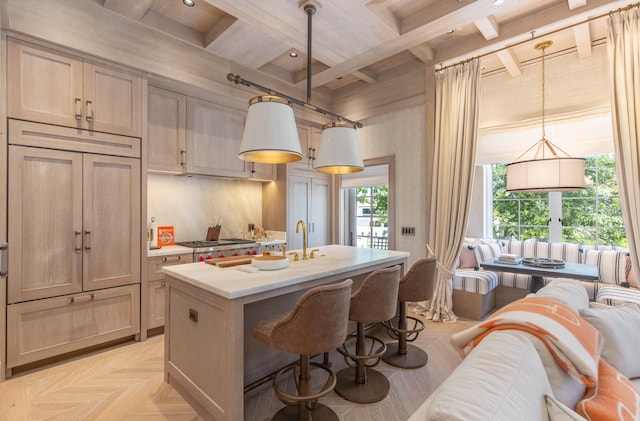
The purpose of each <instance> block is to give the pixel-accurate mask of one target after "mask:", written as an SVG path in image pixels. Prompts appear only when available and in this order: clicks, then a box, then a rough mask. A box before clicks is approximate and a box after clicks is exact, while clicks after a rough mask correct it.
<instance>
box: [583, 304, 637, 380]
mask: <svg viewBox="0 0 640 421" xmlns="http://www.w3.org/2000/svg"><path fill="white" fill-rule="evenodd" d="M580 313H581V315H582V318H583V319H585V320H586V321H587V322H589V323H590V324H591V325H592V326H593V327H595V328H596V329H597V330H598V332H599V333H600V335H601V336H602V339H603V341H604V344H603V347H602V355H601V356H602V358H604V359H605V361H607V362H608V363H609V364H611V365H612V366H613V367H615V368H616V369H617V370H618V371H620V372H621V373H622V374H624V375H625V376H627V377H629V378H634V377H640V358H638V356H637V353H636V352H635V351H636V350H638V349H640V335H638V326H640V307H639V306H638V305H637V304H632V303H628V304H622V305H619V306H608V305H606V304H600V303H590V304H589V308H585V309H582V310H581V311H580Z"/></svg>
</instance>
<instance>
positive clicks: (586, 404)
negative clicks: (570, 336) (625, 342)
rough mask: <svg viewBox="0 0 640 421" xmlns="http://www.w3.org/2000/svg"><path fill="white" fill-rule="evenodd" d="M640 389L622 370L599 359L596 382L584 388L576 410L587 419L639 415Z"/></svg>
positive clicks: (612, 420) (636, 417)
mask: <svg viewBox="0 0 640 421" xmlns="http://www.w3.org/2000/svg"><path fill="white" fill-rule="evenodd" d="M639 408H640V390H638V389H637V388H636V387H635V386H634V385H633V383H631V381H630V380H629V379H628V378H626V377H625V376H624V375H622V373H620V372H619V371H618V370H616V369H615V368H613V367H612V366H611V365H609V364H608V363H607V362H606V361H605V360H603V359H600V365H599V371H598V384H597V385H596V386H594V387H593V388H589V389H587V393H586V394H585V398H584V399H583V400H581V401H580V402H578V405H576V412H577V413H578V414H580V415H582V416H583V417H585V418H586V419H588V420H598V421H609V420H611V421H614V420H615V421H622V420H638V419H640V413H639V411H640V409H639Z"/></svg>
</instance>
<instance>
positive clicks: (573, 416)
mask: <svg viewBox="0 0 640 421" xmlns="http://www.w3.org/2000/svg"><path fill="white" fill-rule="evenodd" d="M544 401H545V404H546V405H547V415H549V421H584V418H583V417H581V416H580V415H578V413H576V412H575V411H573V410H571V409H570V408H569V407H568V406H567V405H565V404H563V403H562V402H560V401H559V400H557V399H556V398H554V397H553V396H551V395H544Z"/></svg>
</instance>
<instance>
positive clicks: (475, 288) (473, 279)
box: [453, 269, 498, 295]
mask: <svg viewBox="0 0 640 421" xmlns="http://www.w3.org/2000/svg"><path fill="white" fill-rule="evenodd" d="M496 286H498V274H497V273H496V272H492V271H490V270H474V269H457V270H456V272H455V276H454V277H453V289H456V290H458V291H466V292H472V293H474V294H480V295H487V294H488V293H489V292H490V291H493V290H494V289H495V288H496Z"/></svg>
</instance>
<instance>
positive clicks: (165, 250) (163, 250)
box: [147, 246, 193, 257]
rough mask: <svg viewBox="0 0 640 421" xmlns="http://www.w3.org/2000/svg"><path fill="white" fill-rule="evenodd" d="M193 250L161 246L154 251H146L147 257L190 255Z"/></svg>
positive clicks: (182, 247)
mask: <svg viewBox="0 0 640 421" xmlns="http://www.w3.org/2000/svg"><path fill="white" fill-rule="evenodd" d="M191 253H193V249H192V248H191V247H184V246H163V247H160V248H159V249H156V250H147V257H157V256H169V255H172V254H191Z"/></svg>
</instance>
